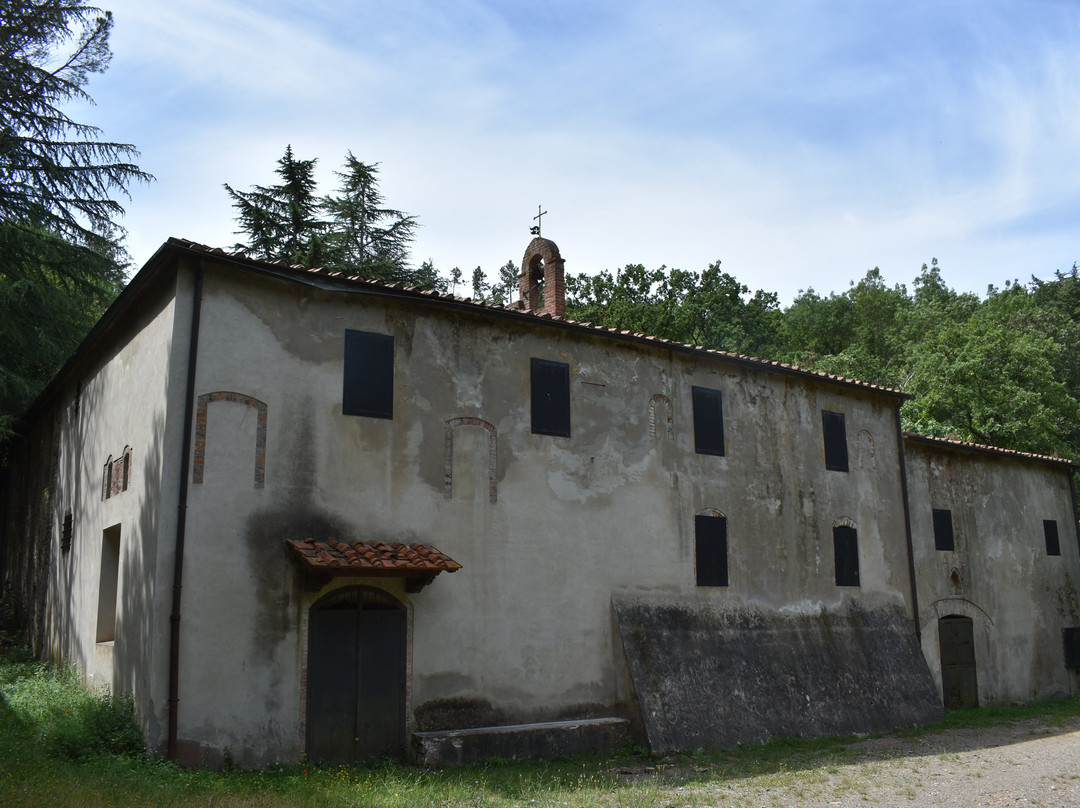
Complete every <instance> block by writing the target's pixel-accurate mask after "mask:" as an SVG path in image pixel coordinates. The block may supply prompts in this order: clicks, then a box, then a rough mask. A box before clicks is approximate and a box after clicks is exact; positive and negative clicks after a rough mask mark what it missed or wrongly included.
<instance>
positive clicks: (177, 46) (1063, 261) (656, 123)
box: [76, 0, 1080, 303]
mask: <svg viewBox="0 0 1080 808" xmlns="http://www.w3.org/2000/svg"><path fill="white" fill-rule="evenodd" d="M101 4H102V6H103V7H105V8H109V9H111V10H112V11H113V12H114V15H115V18H116V24H115V29H114V32H113V38H112V49H113V53H114V56H113V61H112V64H111V66H110V68H109V70H108V72H106V73H105V74H103V75H101V76H96V77H94V78H93V80H92V82H91V84H90V88H89V89H90V93H91V95H92V96H93V97H94V98H95V100H96V101H97V105H96V106H94V107H91V108H88V109H81V110H77V111H76V117H77V119H83V120H86V121H87V122H90V123H94V124H96V125H98V126H100V127H101V128H102V129H103V130H104V136H105V137H107V138H108V139H111V140H118V141H123V142H130V143H133V144H135V145H136V146H137V147H138V148H139V150H140V151H141V157H140V165H141V166H142V167H143V168H144V169H145V170H147V171H149V172H151V173H152V174H154V175H155V176H156V177H157V182H155V183H153V184H151V185H148V186H140V187H136V188H134V189H132V198H131V200H130V201H129V203H128V204H127V205H126V207H127V210H128V213H127V216H126V217H125V219H124V222H123V223H124V225H125V226H126V227H127V229H128V247H129V251H130V252H131V254H132V256H133V258H134V259H135V261H136V262H137V263H139V264H141V263H142V262H143V261H145V260H146V259H147V258H148V257H149V256H150V255H151V254H152V253H153V251H154V250H155V249H156V248H157V247H158V246H160V244H161V242H163V241H164V240H165V239H166V238H167V237H169V236H179V237H182V238H189V239H192V240H195V241H198V242H201V243H204V244H209V245H212V246H225V247H227V246H230V245H232V244H235V243H236V242H237V240H238V239H239V238H240V237H239V236H238V235H237V234H236V233H235V229H234V221H233V210H232V208H231V206H230V204H229V199H228V197H227V195H226V194H225V192H224V190H223V189H222V183H224V182H228V183H229V184H230V185H232V186H233V187H234V188H238V189H246V188H248V187H249V186H250V185H252V184H256V183H260V184H269V183H272V182H273V181H274V179H275V178H274V175H273V169H274V167H275V161H276V160H277V159H278V158H279V157H280V156H281V154H282V153H283V152H284V149H285V146H286V144H291V145H292V147H293V151H294V153H295V154H296V156H298V157H300V158H312V157H317V158H319V176H320V181H321V188H322V190H323V191H325V192H329V191H330V190H332V187H333V171H334V170H335V169H338V168H340V166H341V163H342V161H343V158H344V155H345V153H346V152H347V151H350V150H351V151H352V152H353V153H354V154H355V155H356V156H357V157H358V158H359V159H361V160H363V161H365V162H378V163H380V171H381V177H382V190H383V192H384V194H385V196H386V198H387V201H388V202H389V203H390V204H391V205H393V206H394V207H398V208H400V209H402V210H405V211H408V212H409V213H413V214H416V215H417V216H418V217H419V220H420V224H421V227H420V229H419V231H418V237H417V240H416V244H415V246H414V250H413V256H414V259H415V261H416V262H417V263H419V261H421V260H424V259H427V258H431V259H432V260H434V262H435V265H436V266H437V267H438V268H439V269H440V271H441V272H442V273H443V274H444V275H445V274H448V272H449V270H450V269H451V267H453V266H458V267H460V268H461V269H462V270H463V271H464V272H465V274H466V276H468V274H469V273H470V272H471V270H472V269H473V267H475V266H478V265H479V266H481V267H483V268H484V270H485V271H487V272H488V274H489V276H492V277H493V276H494V275H495V274H496V272H497V269H498V267H499V266H501V265H502V264H503V263H505V262H506V261H507V260H508V259H513V260H514V261H515V262H516V263H519V262H520V260H521V256H522V254H523V253H524V250H525V246H526V245H527V244H528V241H529V238H530V236H529V231H528V228H529V226H530V225H531V224H533V222H532V217H533V216H534V215H535V214H536V212H537V206H538V205H541V204H542V205H543V207H544V210H546V211H548V215H547V216H545V217H544V235H545V236H547V237H549V238H552V239H554V240H555V241H556V242H557V243H558V244H559V247H560V249H561V251H562V254H563V257H564V258H565V259H566V266H567V271H568V272H572V273H577V272H588V273H593V272H596V271H599V270H601V269H611V270H615V269H617V268H619V267H621V266H623V265H625V264H628V263H642V264H645V265H646V266H649V267H655V266H660V265H661V264H664V265H667V266H675V267H680V268H682V269H693V270H702V269H704V268H705V267H706V266H707V265H708V264H709V263H710V262H712V261H715V260H717V259H719V260H721V261H722V262H723V267H724V268H725V269H726V270H727V271H728V272H730V273H732V274H733V275H735V276H736V277H737V278H738V279H739V280H740V281H742V282H743V283H745V284H746V285H747V286H749V287H750V288H751V289H758V288H762V289H766V290H769V291H775V292H777V293H779V295H780V297H781V301H782V302H784V303H787V302H790V300H791V299H792V298H793V297H794V296H795V295H796V294H797V293H798V291H799V290H800V289H805V288H807V287H813V288H815V289H816V290H817V291H819V292H822V293H824V292H828V291H843V289H845V288H846V287H847V284H848V282H849V281H852V280H858V279H859V278H861V277H862V276H863V275H864V274H865V272H866V271H867V270H868V269H870V268H872V267H874V266H878V267H880V268H881V270H882V273H883V274H884V276H885V279H886V281H887V282H888V283H889V284H894V283H906V284H909V285H910V282H911V280H912V279H913V278H914V277H915V276H916V275H917V274H918V271H919V267H920V266H921V264H922V263H924V262H929V261H930V259H931V258H933V257H936V258H938V259H939V262H940V264H941V267H942V271H943V273H944V276H945V280H946V281H947V282H948V283H949V284H950V285H951V286H953V287H955V288H957V289H960V290H964V291H974V292H978V293H983V292H985V290H986V287H987V285H988V284H990V283H993V284H995V285H997V286H1001V285H1003V283H1004V282H1005V281H1006V280H1009V279H1020V280H1021V281H1026V280H1028V279H1029V278H1030V277H1031V276H1032V275H1033V274H1034V275H1038V276H1040V277H1047V276H1050V275H1052V274H1053V272H1054V270H1057V269H1062V270H1065V269H1068V268H1070V267H1071V266H1072V264H1073V263H1074V262H1075V261H1077V260H1080V245H1078V243H1077V239H1076V234H1077V222H1078V218H1080V47H1078V44H1080V3H1076V2H1067V1H1066V0H1023V1H1022V2H1020V1H1012V2H1006V1H1005V0H972V1H965V0H957V1H956V2H947V1H946V0H936V1H935V2H921V1H920V0H905V1H904V2H884V0H881V1H880V2H876V1H874V0H780V1H779V2H769V3H762V2H757V1H756V0H754V1H752V2H682V1H681V0H673V1H672V2H667V3H664V4H660V3H655V2H635V1H634V0H624V1H623V2H598V3H589V2H583V1H582V0H579V1H578V2H563V0H546V2H543V3H512V2H445V0H444V2H426V1H424V0H381V1H380V2H367V0H357V1H355V2H341V0H304V1H303V2H292V1H291V0H264V1H263V2H259V3H252V2H240V1H239V0H170V2H167V3H166V2H158V1H157V0H112V1H111V2H110V0H102V3H101ZM464 291H465V290H463V289H462V288H460V287H459V289H458V292H459V293H462V292H464Z"/></svg>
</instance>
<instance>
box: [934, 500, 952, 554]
mask: <svg viewBox="0 0 1080 808" xmlns="http://www.w3.org/2000/svg"><path fill="white" fill-rule="evenodd" d="M954 546H955V543H954V541H953V529H952V511H947V510H944V509H942V508H934V547H935V548H937V549H938V550H952V549H954Z"/></svg>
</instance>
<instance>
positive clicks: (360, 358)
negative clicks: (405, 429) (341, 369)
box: [341, 330, 394, 418]
mask: <svg viewBox="0 0 1080 808" xmlns="http://www.w3.org/2000/svg"><path fill="white" fill-rule="evenodd" d="M341 413H342V415H363V416H367V417H368V418H393V417H394V338H393V337H392V336H390V335H389V334H372V333H369V332H367V331H349V330H346V331H345V383H344V389H343V391H342V394H341Z"/></svg>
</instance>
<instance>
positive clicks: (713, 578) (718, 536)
mask: <svg viewBox="0 0 1080 808" xmlns="http://www.w3.org/2000/svg"><path fill="white" fill-rule="evenodd" d="M694 542H695V559H696V567H697V585H698V586H727V585H728V574H727V518H726V517H723V516H707V515H701V514H699V515H698V516H695V517H694Z"/></svg>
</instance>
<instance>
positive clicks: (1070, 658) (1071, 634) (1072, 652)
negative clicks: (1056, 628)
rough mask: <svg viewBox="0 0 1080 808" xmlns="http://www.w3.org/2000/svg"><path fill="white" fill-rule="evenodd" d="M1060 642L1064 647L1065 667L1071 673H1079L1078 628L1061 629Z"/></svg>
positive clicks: (1079, 648) (1079, 642)
mask: <svg viewBox="0 0 1080 808" xmlns="http://www.w3.org/2000/svg"><path fill="white" fill-rule="evenodd" d="M1061 641H1062V643H1063V644H1064V645H1065V667H1066V668H1068V669H1069V670H1071V671H1080V628H1078V627H1076V626H1070V627H1069V628H1063V629H1062V630H1061Z"/></svg>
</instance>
